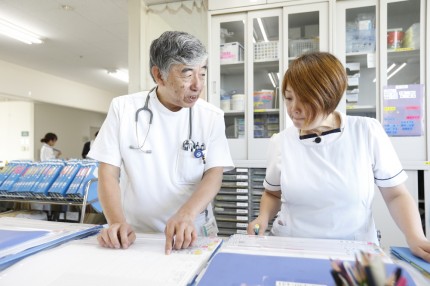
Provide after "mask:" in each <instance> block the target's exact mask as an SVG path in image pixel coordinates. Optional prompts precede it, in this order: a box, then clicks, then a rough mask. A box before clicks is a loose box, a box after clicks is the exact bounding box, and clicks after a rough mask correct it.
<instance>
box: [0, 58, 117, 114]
mask: <svg viewBox="0 0 430 286" xmlns="http://www.w3.org/2000/svg"><path fill="white" fill-rule="evenodd" d="M0 78H1V85H0V95H5V96H11V97H14V98H17V99H18V100H19V99H25V100H27V99H29V100H33V101H40V102H47V103H52V104H59V105H64V106H69V107H75V108H81V109H84V110H91V111H97V112H107V110H108V108H109V104H110V102H111V100H112V98H113V97H115V96H117V95H116V94H113V93H109V92H107V91H105V90H101V89H97V88H93V87H91V86H87V85H83V84H80V83H77V82H73V81H70V80H66V79H63V78H60V77H56V76H53V75H50V74H46V73H42V72H39V71H37V70H32V69H29V68H25V67H22V66H18V65H15V64H12V63H9V62H5V61H0Z"/></svg>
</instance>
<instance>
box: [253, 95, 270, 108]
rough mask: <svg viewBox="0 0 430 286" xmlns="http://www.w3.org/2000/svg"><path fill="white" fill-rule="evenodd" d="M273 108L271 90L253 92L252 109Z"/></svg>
mask: <svg viewBox="0 0 430 286" xmlns="http://www.w3.org/2000/svg"><path fill="white" fill-rule="evenodd" d="M272 108H273V90H262V91H256V92H254V110H256V109H272Z"/></svg>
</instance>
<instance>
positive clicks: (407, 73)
mask: <svg viewBox="0 0 430 286" xmlns="http://www.w3.org/2000/svg"><path fill="white" fill-rule="evenodd" d="M425 2H426V1H425V0H404V1H393V0H386V3H385V5H383V6H382V7H381V9H382V10H383V11H386V15H387V16H386V18H384V21H381V38H380V39H381V86H380V94H381V101H382V103H381V105H382V113H381V122H382V124H383V125H384V129H385V131H386V133H387V134H388V135H389V136H390V137H391V141H392V142H393V144H394V147H395V148H396V150H397V152H398V154H399V156H400V159H401V160H402V161H403V162H407V163H408V164H416V163H418V162H421V164H423V163H422V162H426V161H427V157H428V155H427V150H426V149H427V148H426V144H427V143H426V142H427V135H426V132H425V130H426V121H427V119H426V116H425V114H426V112H425V111H426V108H425V105H426V100H425V94H424V93H425V88H424V83H425V80H424V75H425V72H424V70H425V64H424V63H425V49H424V46H425V45H424V39H425V37H424V30H425V23H426V21H425V16H424V13H423V12H424V11H425V4H426V3H425ZM427 3H428V1H427ZM418 164H419V163H418Z"/></svg>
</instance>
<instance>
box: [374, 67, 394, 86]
mask: <svg viewBox="0 0 430 286" xmlns="http://www.w3.org/2000/svg"><path fill="white" fill-rule="evenodd" d="M395 66H396V64H395V63H392V64H391V66H389V67H388V69H387V74H388V73H389V72H390V71H391V70H392V69H393V68H394V67H395ZM373 82H376V77H375V78H374V79H373Z"/></svg>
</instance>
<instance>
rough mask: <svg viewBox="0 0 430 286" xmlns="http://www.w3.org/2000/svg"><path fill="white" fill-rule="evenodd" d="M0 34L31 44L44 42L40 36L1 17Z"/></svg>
mask: <svg viewBox="0 0 430 286" xmlns="http://www.w3.org/2000/svg"><path fill="white" fill-rule="evenodd" d="M0 34H3V35H5V36H8V37H10V38H13V39H15V40H18V41H21V42H23V43H26V44H29V45H31V44H41V43H43V41H42V39H41V38H40V36H38V35H36V34H35V33H33V32H31V31H28V30H27V29H25V28H22V27H19V26H17V25H16V24H13V23H11V22H9V21H6V20H4V19H0Z"/></svg>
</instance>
